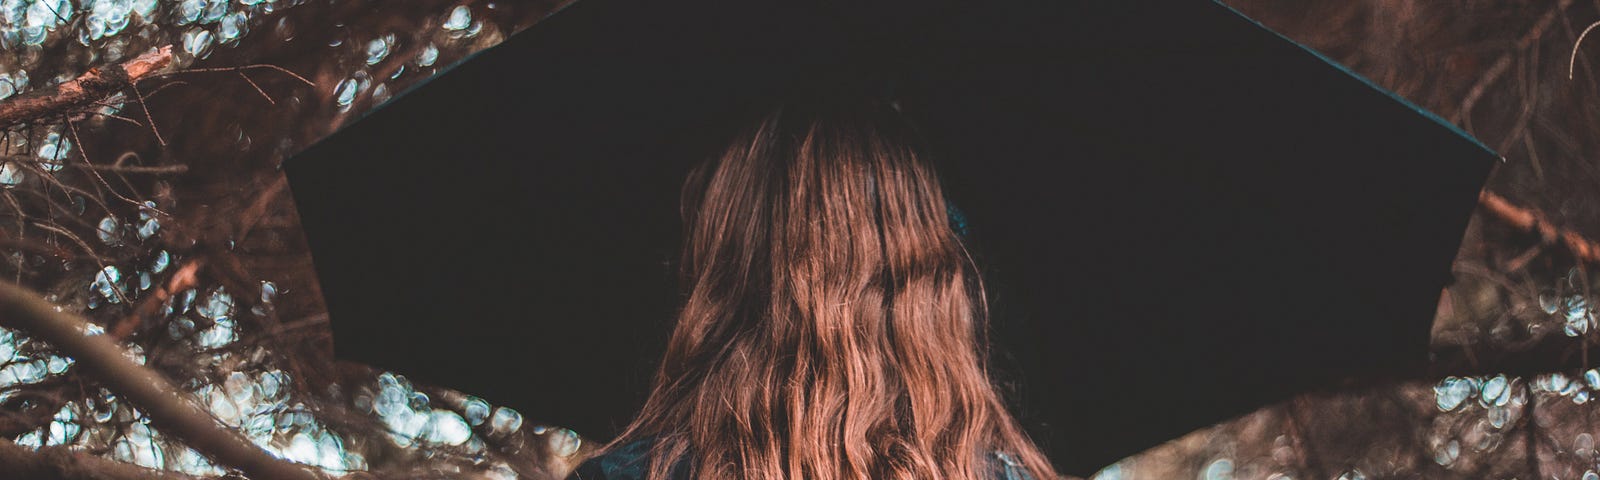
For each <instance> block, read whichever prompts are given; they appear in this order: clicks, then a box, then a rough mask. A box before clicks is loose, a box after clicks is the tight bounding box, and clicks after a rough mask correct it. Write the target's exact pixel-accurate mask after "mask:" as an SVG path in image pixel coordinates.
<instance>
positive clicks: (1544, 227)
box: [1478, 190, 1600, 265]
mask: <svg viewBox="0 0 1600 480" xmlns="http://www.w3.org/2000/svg"><path fill="white" fill-rule="evenodd" d="M1478 204H1479V205H1482V206H1483V209H1484V211H1485V212H1487V213H1488V214H1489V215H1490V216H1492V217H1494V218H1496V219H1499V220H1500V221H1502V222H1506V223H1509V224H1511V226H1513V227H1516V228H1518V229H1521V230H1524V231H1529V232H1533V233H1535V234H1538V235H1539V238H1540V239H1542V240H1543V241H1544V242H1545V243H1555V242H1560V243H1561V244H1562V245H1565V246H1566V247H1567V250H1569V251H1571V252H1572V256H1573V257H1575V258H1577V259H1578V260H1579V261H1581V262H1584V263H1589V264H1595V265H1600V244H1597V243H1595V242H1594V241H1593V240H1590V239H1588V238H1585V237H1584V236H1583V235H1582V234H1579V233H1578V232H1574V231H1572V230H1568V229H1564V228H1561V227H1557V226H1555V224H1553V223H1550V220H1549V219H1547V218H1545V216H1544V215H1543V214H1541V213H1539V212H1537V211H1534V210H1531V209H1527V208H1522V207H1518V206H1516V205H1512V204H1511V202H1508V201H1506V199H1505V197H1501V196H1499V195H1495V194H1493V193H1490V192H1489V191H1488V190H1484V191H1483V192H1481V193H1479V194H1478Z"/></svg>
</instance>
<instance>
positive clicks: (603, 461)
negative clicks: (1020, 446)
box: [567, 440, 1033, 480]
mask: <svg viewBox="0 0 1600 480" xmlns="http://www.w3.org/2000/svg"><path fill="white" fill-rule="evenodd" d="M649 453H650V442H649V441H646V440H640V441H637V442H633V443H629V444H627V445H623V446H622V447H621V448H618V449H616V450H612V451H610V452H607V453H605V454H604V455H600V456H598V457H594V458H591V459H589V460H588V461H586V462H583V464H582V465H579V466H578V469H577V470H575V471H573V472H572V475H570V476H568V477H567V480H644V478H645V474H646V472H647V471H648V470H649V468H650V461H649V459H647V458H645V456H646V455H648V454H649ZM991 459H992V460H994V475H993V476H991V477H990V479H984V480H1033V477H1032V476H1031V475H1028V470H1027V469H1026V468H1023V467H1022V462H1020V461H1018V460H1017V459H1016V458H1015V457H1013V456H1012V455H1009V454H1006V453H1004V452H994V454H993V455H992V457H991ZM669 477H670V478H671V480H689V469H688V468H687V465H686V462H679V463H678V464H677V465H675V466H673V468H672V471H671V474H670V475H669Z"/></svg>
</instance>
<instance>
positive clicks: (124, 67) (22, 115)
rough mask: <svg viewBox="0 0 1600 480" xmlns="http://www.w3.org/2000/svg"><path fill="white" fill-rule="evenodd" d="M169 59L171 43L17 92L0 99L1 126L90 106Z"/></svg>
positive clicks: (158, 68) (170, 57)
mask: <svg viewBox="0 0 1600 480" xmlns="http://www.w3.org/2000/svg"><path fill="white" fill-rule="evenodd" d="M171 62H172V46H170V45H169V46H165V47H161V48H160V49H157V50H156V51H154V52H150V53H146V54H144V55H140V56H138V57H135V58H134V59H132V60H128V61H126V62H123V63H120V64H117V65H110V66H107V67H104V68H91V69H89V71H88V72H87V73H84V74H83V75H80V76H78V78H74V79H72V80H68V81H65V82H62V83H60V84H56V85H52V86H50V87H47V88H42V89H39V90H34V91H32V92H27V93H24V94H21V95H17V96H15V97H12V98H11V99H10V100H8V101H6V102H4V103H0V129H3V128H10V127H13V126H16V125H20V124H23V123H29V122H35V121H38V120H40V119H44V118H48V117H50V116H52V115H61V114H63V113H67V112H70V111H73V110H75V109H79V108H85V107H88V106H91V105H93V104H94V102H95V101H97V100H100V99H102V98H106V97H109V96H111V95H112V94H114V93H117V92H119V91H121V90H122V89H124V88H128V87H129V86H131V85H132V84H133V82H136V81H139V79H141V78H144V77H146V76H148V75H150V74H151V73H154V72H155V71H157V70H160V69H162V68H165V67H166V66H167V64H169V63H171Z"/></svg>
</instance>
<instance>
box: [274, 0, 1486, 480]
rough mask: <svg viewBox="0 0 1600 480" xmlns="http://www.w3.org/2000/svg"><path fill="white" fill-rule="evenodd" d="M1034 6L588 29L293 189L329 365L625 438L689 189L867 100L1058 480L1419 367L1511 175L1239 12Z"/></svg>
mask: <svg viewBox="0 0 1600 480" xmlns="http://www.w3.org/2000/svg"><path fill="white" fill-rule="evenodd" d="M1040 3H1048V4H1049V5H1033V4H1031V3H1030V2H992V3H985V4H982V5H981V6H980V5H976V4H971V3H970V2H963V3H955V2H937V1H936V2H917V3H915V4H914V5H910V4H908V5H900V4H896V2H881V3H873V6H871V7H863V6H860V5H849V6H845V5H832V4H830V3H828V2H792V3H790V4H775V5H768V4H765V2H731V4H730V3H725V2H710V1H699V0H691V1H682V2H655V1H643V0H581V1H579V2H577V3H575V4H574V5H572V6H570V7H568V8H566V9H565V10H563V11H562V12H560V13H558V14H556V15H554V16H552V17H550V18H549V19H547V20H545V21H544V22H542V23H540V24H538V25H536V26H534V27H532V28H530V29H529V30H527V31H525V32H523V33H520V34H518V35H515V36H513V37H511V38H510V39H508V40H507V41H506V42H505V43H503V44H501V45H499V46H497V47H493V48H491V49H489V50H487V51H485V52H483V53H481V54H479V55H477V56H475V57H473V58H472V59H469V60H468V61H466V62H464V63H463V64H461V65H458V66H456V67H454V68H453V69H452V70H450V71H449V72H447V73H445V74H442V75H440V76H439V77H438V78H436V79H434V80H432V81H430V82H428V83H427V84H425V85H423V86H422V87H420V88H418V89H416V90H415V91H413V92H409V93H407V94H405V95H403V96H401V97H399V98H398V99H396V100H394V101H391V102H390V103H389V104H388V105H386V106H384V107H382V108H380V109H379V110H377V111H376V112H374V113H372V114H370V115H368V116H367V117H365V118H364V119H362V120H360V121H358V122H356V123H354V124H353V125H352V126H350V127H348V128H345V129H344V130H342V131H340V132H338V133H336V134H334V135H332V136H330V137H329V138H327V139H326V140H324V141H322V142H321V143H319V144H317V145H315V146H313V147H311V148H310V149H308V150H307V151H305V152H303V153H302V154H300V155H298V156H297V157H296V158H294V159H292V160H290V161H289V163H288V164H287V169H288V174H289V177H290V185H291V188H292V190H293V193H294V197H295V200H296V202H297V204H298V205H299V209H300V212H301V216H302V220H303V222H304V225H305V229H306V232H307V233H306V234H307V236H308V240H309V242H310V244H311V247H312V250H313V254H314V257H315V260H316V264H317V269H318V272H319V275H320V277H321V279H322V288H323V289H324V294H325V296H326V297H327V301H328V306H329V309H330V313H331V318H332V324H333V329H334V334H335V342H336V343H335V344H336V350H337V354H338V355H339V356H340V357H342V358H346V359H351V360H355V361H360V362H364V363H370V364H375V365H378V366H380V367H383V368H388V369H392V370H395V371H398V372H401V373H405V374H408V375H411V376H413V377H416V378H419V379H421V380H423V381H428V382H433V383H438V384H442V385H446V386H450V387H453V388H456V389H460V390H463V391H466V392H470V393H474V394H477V395H481V396H483V397H485V398H487V399H489V400H491V401H494V402H496V403H502V404H508V405H512V406H516V407H519V408H521V409H522V410H523V411H524V412H525V413H526V414H527V415H529V416H530V417H534V418H537V419H541V420H545V421H549V422H551V423H556V424H561V425H566V426H570V427H573V428H575V429H576V430H578V431H579V432H581V433H583V434H585V435H588V436H591V437H597V438H602V439H603V438H607V437H608V436H610V435H612V434H614V433H615V432H616V429H617V428H618V427H620V426H621V425H623V424H625V423H626V422H627V420H628V419H629V415H631V414H632V412H633V411H634V409H636V408H637V407H638V406H639V404H640V403H641V402H642V401H643V394H644V392H645V390H646V387H647V384H648V379H649V375H650V373H651V370H650V368H651V365H652V362H653V361H654V360H655V359H656V357H657V356H658V355H659V353H660V352H661V348H662V346H663V344H664V342H665V336H666V334H667V333H668V331H669V329H670V327H671V323H672V320H673V314H674V313H675V308H676V306H677V303H678V301H679V297H678V296H677V293H676V287H675V285H674V284H673V281H674V278H673V275H674V268H675V267H674V265H675V262H676V254H677V248H678V245H679V243H678V242H679V238H678V237H679V235H680V234H681V231H680V227H679V226H678V224H677V221H678V211H677V208H678V205H677V193H678V188H679V183H680V182H681V181H682V179H683V176H684V174H685V172H686V171H687V169H688V167H689V166H690V165H691V164H692V163H694V162H696V161H698V160H701V159H703V158H705V157H706V156H707V155H710V154H711V153H713V152H714V151H715V150H716V149H717V148H718V147H720V146H721V145H719V142H720V141H722V140H723V139H725V138H726V134H727V133H728V132H729V130H730V129H731V128H734V127H736V126H738V125H739V123H740V121H741V120H742V119H747V118H749V117H750V115H752V114H754V113H760V112H763V111H765V109H767V108H769V107H770V106H772V105H774V104H776V103H777V102H779V101H781V100H782V99H784V98H787V97H788V96H789V95H790V94H793V93H795V92H812V93H814V92H815V91H818V90H823V91H826V90H828V89H852V90H854V89H859V88H861V87H860V85H861V84H862V83H865V84H867V85H870V86H874V88H879V89H881V90H882V91H883V92H884V93H883V94H884V95H891V96H893V98H895V99H897V100H898V101H899V103H900V105H901V107H902V110H903V111H904V112H906V114H907V115H908V116H910V117H911V119H912V120H913V122H915V123H916V124H917V125H918V126H919V128H920V129H921V130H923V133H924V134H925V135H926V136H927V137H928V138H929V139H930V141H931V143H932V146H933V149H934V153H935V155H936V156H937V161H938V162H939V167H940V169H941V173H942V176H943V177H944V180H945V183H947V184H948V186H949V194H950V196H951V197H952V200H953V202H954V203H955V204H956V205H958V206H959V207H960V208H961V210H962V211H963V212H964V217H965V221H966V224H967V228H968V230H969V232H970V233H969V240H970V242H971V243H972V247H973V248H974V249H975V250H976V253H977V254H978V255H979V258H980V262H981V263H982V264H983V266H984V267H985V268H986V270H987V271H986V272H985V276H986V278H987V279H988V282H989V286H990V289H991V292H992V293H993V296H992V298H991V300H992V303H993V305H992V306H993V309H994V313H995V315H994V319H993V323H994V325H993V327H994V330H995V334H994V336H993V338H994V341H995V344H996V350H997V365H998V366H999V368H1000V369H1001V370H1002V374H1003V375H1002V376H1003V377H1004V378H1006V379H1008V380H1009V381H1010V383H1012V384H1014V385H1016V386H1017V388H1016V390H1015V391H1014V392H1013V394H1012V397H1013V398H1014V400H1015V401H1016V403H1017V406H1016V411H1017V413H1018V416H1019V418H1020V419H1021V420H1022V421H1023V422H1024V423H1025V424H1026V426H1027V427H1028V428H1029V430H1030V433H1031V434H1033V435H1034V436H1035V439H1036V440H1037V441H1039V442H1040V443H1041V444H1042V445H1043V446H1044V447H1045V448H1046V450H1047V453H1050V454H1051V455H1052V457H1053V460H1054V461H1055V462H1056V463H1057V465H1058V466H1060V467H1061V468H1062V469H1063V470H1064V471H1065V472H1068V473H1074V474H1079V475H1084V474H1088V473H1090V472H1092V471H1094V470H1095V469H1097V468H1099V467H1102V466H1105V465H1107V464H1109V463H1111V462H1114V461H1116V460H1117V459H1119V458H1122V457H1124V456H1127V455H1130V454H1132V453H1136V452H1137V451H1139V450H1142V449H1145V448H1148V447H1150V446H1153V445H1156V444H1158V443H1160V442H1163V441H1165V440H1168V439H1171V438H1173V437H1176V436H1178V435H1180V434H1183V433H1185V432H1188V431H1192V430H1194V429H1196V428H1199V427H1202V426H1205V425H1208V424H1211V423H1214V422H1217V421H1220V420H1224V419H1226V418H1228V417H1231V416H1234V415H1238V414H1242V413H1246V412H1249V411H1251V410H1254V409H1257V408H1259V407H1261V406H1264V405H1266V404H1269V403H1271V402H1275V401H1278V400H1281V399H1283V398H1285V397H1286V396H1288V395H1290V394H1293V393H1295V392H1300V391H1305V390H1308V389H1314V388H1319V387H1320V386H1323V385H1327V384H1329V382H1335V381H1343V380H1347V379H1351V378H1366V379H1382V378H1389V377H1393V376H1396V375H1402V374H1410V373H1397V372H1417V371H1421V370H1422V369H1423V367H1424V365H1425V362H1426V359H1427V343H1428V331H1429V326H1430V324H1431V320H1432V316H1433V312H1434V307H1435V304H1436V302H1437V300H1438V294H1439V291H1440V288H1441V287H1443V285H1444V284H1445V283H1446V281H1447V279H1448V276H1449V263H1450V260H1451V259H1452V258H1453V256H1454V254H1455V252H1456V247H1457V244H1458V242H1459V241H1460V239H1461V233H1462V232H1463V230H1464V228H1465V225H1466V221H1467V217H1468V214H1469V212H1470V211H1471V210H1472V208H1473V205H1474V203H1475V200H1476V197H1477V192H1478V189H1479V187H1480V186H1481V185H1482V182H1483V180H1484V178H1485V176H1486V175H1487V172H1488V169H1489V168H1490V166H1491V165H1492V163H1493V160H1494V159H1496V158H1497V156H1496V155H1495V154H1494V153H1493V152H1491V151H1489V150H1488V149H1487V148H1485V147H1483V146H1482V145H1481V144H1478V143H1477V142H1475V141H1474V140H1472V139H1471V138H1470V137H1468V136H1466V135H1464V134H1463V133H1461V132H1459V131H1458V130H1455V129H1454V128H1452V127H1450V126H1448V125H1447V124H1445V123H1444V122H1442V121H1440V120H1438V119H1437V118H1434V117H1432V116H1431V115H1428V114H1427V113H1426V112H1422V111H1420V110H1418V109H1416V108H1415V107H1413V106H1410V105H1409V104H1407V103H1405V102H1404V101H1402V100H1400V99H1398V98H1395V97H1393V96H1392V95H1389V94H1387V93H1386V92H1385V91H1383V90H1381V89H1379V88H1376V87H1374V86H1372V85H1370V84H1368V83H1366V82H1364V81H1363V80H1361V79H1360V78H1358V77H1356V76H1354V75H1352V74H1350V73H1349V72H1348V71H1346V70H1344V69H1342V68H1341V67H1339V66H1337V65H1336V64H1333V63H1331V62H1329V61H1327V60H1326V59H1324V58H1321V57H1319V56H1317V55H1316V54H1314V53H1313V52H1310V51H1308V50H1306V49H1304V48H1302V47H1300V46H1298V45H1296V44H1294V43H1293V42H1290V41H1288V40H1286V39H1283V38H1281V37H1279V36H1277V35H1276V34H1274V33H1272V32H1271V31H1269V30H1267V29H1265V28H1262V27H1261V26H1259V25H1257V24H1255V23H1253V22H1252V21H1250V20H1249V19H1248V18H1245V17H1243V16H1242V15H1240V14H1238V13H1236V12H1234V11H1232V10H1230V9H1228V8H1227V7H1226V6H1223V5H1221V4H1217V3H1211V2H1198V1H1197V2H1040ZM863 79H866V80H863Z"/></svg>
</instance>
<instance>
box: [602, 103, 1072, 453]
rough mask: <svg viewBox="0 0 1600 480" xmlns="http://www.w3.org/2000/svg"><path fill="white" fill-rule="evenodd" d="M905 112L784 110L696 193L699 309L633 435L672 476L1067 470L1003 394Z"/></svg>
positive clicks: (688, 223) (963, 266)
mask: <svg viewBox="0 0 1600 480" xmlns="http://www.w3.org/2000/svg"><path fill="white" fill-rule="evenodd" d="M915 144H916V142H914V141H913V134H912V132H911V131H910V129H909V128H908V126H907V125H905V124H904V123H903V120H901V119H900V118H899V116H898V115H897V113H896V112H894V111H893V110H892V109H889V108H888V107H887V106H884V105H880V104H872V103H865V102H863V103H851V104H848V105H839V104H829V103H826V102H808V103H806V104H797V105H791V106H788V107H785V108H783V109H781V110H779V111H777V112H775V113H772V114H770V115H768V116H767V117H765V118H764V119H763V120H762V121H761V122H760V123H759V125H757V126H755V127H754V128H751V129H749V130H748V131H746V132H745V133H744V134H743V135H741V136H740V137H739V138H738V139H737V140H736V141H734V142H733V144H732V145H731V146H730V147H729V148H728V149H727V150H726V151H724V152H723V153H722V154H721V155H720V156H718V157H716V158H714V159H712V160H711V161H709V162H707V163H705V164H703V165H701V166H700V167H698V168H697V169H696V170H695V171H694V172H693V173H692V174H691V175H690V178H689V180H688V181H687V182H686V183H685V185H684V190H683V197H682V198H683V206H682V208H683V220H684V227H685V240H684V252H683V264H682V279H683V285H684V288H685V290H686V293H687V299H686V302H685V304H684V306H683V308H682V310H681V312H680V314H679V317H678V323H677V327H676V329H675V330H674V332H673V334H672V338H671V340H670V343H669V344H668V346H667V350H666V355H665V357H664V359H663V361H662V364H661V366H660V370H659V371H658V373H657V378H656V380H655V386H654V388H653V390H652V392H651V394H650V397H649V400H648V401H647V402H646V405H645V407H644V410H643V411H642V412H641V414H640V416H639V417H638V419H636V420H635V422H634V423H633V424H632V425H630V426H629V427H628V429H627V430H626V431H625V432H624V433H623V435H622V436H621V438H619V439H618V441H619V442H626V441H631V440H636V439H640V438H646V437H649V438H653V439H654V440H655V445H656V448H657V455H655V460H656V464H655V465H654V466H653V468H652V470H653V471H655V472H657V474H662V473H665V470H666V469H667V468H668V467H670V466H671V465H672V464H674V463H675V462H677V461H679V460H687V461H688V462H689V464H690V465H692V467H691V468H693V469H694V471H695V473H696V476H697V477H699V478H808V479H828V478H984V477H987V476H989V475H990V472H992V471H993V468H994V467H993V463H992V462H993V461H994V460H993V458H994V457H993V456H991V453H992V452H994V451H996V450H999V451H1004V452H1008V453H1010V454H1011V455H1013V456H1015V457H1017V458H1020V459H1022V460H1023V463H1024V464H1025V465H1026V466H1027V467H1028V468H1029V469H1030V470H1033V471H1034V474H1035V475H1036V476H1041V477H1049V476H1053V473H1052V472H1050V470H1049V465H1048V463H1047V462H1046V461H1045V460H1044V458H1043V456H1042V455H1041V454H1040V453H1039V452H1038V450H1037V449H1036V448H1035V447H1034V446H1033V445H1032V444H1031V443H1030V442H1029V441H1028V440H1027V439H1026V437H1025V436H1024V435H1023V433H1022V432H1021V431H1020V429H1019V428H1018V426H1017V424H1016V422H1015V421H1014V420H1013V419H1012V418H1011V417H1010V415H1009V414H1007V413H1006V409H1005V407H1004V405H1003V403H1002V402H1001V400H1000V399H999V397H998V395H997V394H996V392H995V390H994V388H993V386H992V385H991V382H990V379H989V375H988V373H987V371H986V367H985V357H986V356H987V352H986V343H987V340H986V337H985V331H986V325H985V319H984V312H985V309H984V302H983V296H982V289H981V287H980V286H979V283H978V279H977V277H976V273H975V272H974V271H973V268H972V265H971V263H970V261H969V257H968V256H967V255H966V251H965V250H964V248H963V246H962V244H961V242H960V239H959V237H958V236H957V235H956V233H955V231H954V230H953V229H952V227H951V225H950V224H949V220H948V217H947V214H946V208H945V203H944V197H943V194H942V192H941V190H940V184H939V180H938V178H937V176H936V175H935V173H934V171H933V170H932V168H931V167H930V165H929V163H928V162H927V161H926V160H925V159H924V158H921V157H920V156H919V153H918V152H917V151H916V150H915V148H913V146H914V145H915Z"/></svg>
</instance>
